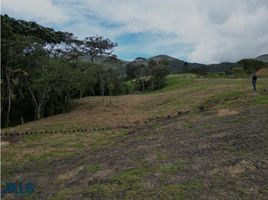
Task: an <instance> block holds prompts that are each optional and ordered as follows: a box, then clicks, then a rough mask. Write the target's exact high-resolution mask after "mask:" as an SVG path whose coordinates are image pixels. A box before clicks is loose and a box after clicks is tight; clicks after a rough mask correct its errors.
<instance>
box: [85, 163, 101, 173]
mask: <svg viewBox="0 0 268 200" xmlns="http://www.w3.org/2000/svg"><path fill="white" fill-rule="evenodd" d="M84 169H85V171H86V172H89V173H96V172H97V171H99V170H101V167H100V165H98V164H92V165H85V166H84Z"/></svg>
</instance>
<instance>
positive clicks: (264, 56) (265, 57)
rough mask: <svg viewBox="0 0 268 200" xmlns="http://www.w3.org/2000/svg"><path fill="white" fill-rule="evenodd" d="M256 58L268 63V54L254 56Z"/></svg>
mask: <svg viewBox="0 0 268 200" xmlns="http://www.w3.org/2000/svg"><path fill="white" fill-rule="evenodd" d="M255 59H256V60H259V61H262V62H266V63H268V54H264V55H261V56H258V57H257V58H255Z"/></svg>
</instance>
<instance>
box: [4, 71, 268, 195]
mask: <svg viewBox="0 0 268 200" xmlns="http://www.w3.org/2000/svg"><path fill="white" fill-rule="evenodd" d="M267 86H268V79H267V78H260V79H259V80H258V85H257V92H256V93H253V92H252V90H251V81H250V79H249V78H245V79H227V78H198V77H196V76H194V75H189V74H183V75H170V76H168V80H167V85H166V86H165V87H164V88H162V89H161V90H159V91H154V92H146V93H142V94H131V95H122V96H113V97H112V105H110V104H109V97H105V104H104V105H103V104H102V103H101V100H100V98H101V97H86V98H82V99H79V100H75V101H73V102H72V104H73V109H72V110H71V111H70V112H68V113H64V114H58V115H54V116H51V117H47V118H43V119H41V120H37V121H33V122H29V123H25V124H23V125H20V126H16V127H12V128H9V129H3V130H2V134H4V133H6V132H13V133H15V132H16V133H17V132H23V131H28V132H29V133H30V132H33V133H34V132H35V131H37V132H39V134H34V135H28V136H27V135H26V136H23V137H15V138H12V139H9V141H10V143H8V142H4V143H3V144H2V145H3V146H2V161H1V166H2V180H14V181H15V180H17V178H18V177H19V176H22V177H23V178H24V180H27V181H31V182H32V183H33V185H34V193H33V195H30V196H28V197H26V199H57V200H59V199H75V200H77V199H265V197H266V196H267V195H268V193H267V188H266V187H267V180H266V177H267V150H268V149H267V146H268V145H267V141H268V138H267V130H268V115H267V113H268V87H267ZM100 128H107V129H105V130H103V129H100ZM68 130H75V132H72V133H70V132H69V131H68ZM85 130H86V131H85ZM41 131H43V133H40V132H41ZM55 131H57V132H55ZM2 136H3V135H2ZM2 142H3V141H2ZM10 198H12V196H11V195H6V196H5V197H4V199H10Z"/></svg>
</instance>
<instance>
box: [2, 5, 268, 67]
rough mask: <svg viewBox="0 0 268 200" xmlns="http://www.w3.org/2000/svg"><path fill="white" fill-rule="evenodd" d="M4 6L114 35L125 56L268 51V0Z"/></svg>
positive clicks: (212, 56)
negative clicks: (136, 36)
mask: <svg viewBox="0 0 268 200" xmlns="http://www.w3.org/2000/svg"><path fill="white" fill-rule="evenodd" d="M22 2H23V3H22ZM37 2H38V3H37ZM2 7H4V11H8V12H12V13H16V14H17V16H23V15H27V16H29V17H32V18H35V19H37V20H39V22H42V21H43V22H46V23H55V24H60V25H57V27H60V28H61V29H64V30H66V31H70V32H73V33H75V34H76V35H78V36H79V37H84V36H87V35H95V34H100V35H104V36H105V37H109V38H111V39H112V40H115V41H118V42H119V45H120V46H119V47H118V48H117V49H116V51H115V53H117V54H119V56H122V57H126V55H127V57H128V58H130V57H131V55H132V58H135V57H137V56H140V55H146V56H152V55H155V54H164V53H165V54H169V55H173V56H176V57H179V58H188V59H189V61H193V62H203V63H212V62H221V61H237V60H239V59H241V58H245V57H255V56H258V55H260V54H264V53H267V52H268V45H267V44H268V26H267V21H268V1H267V0H258V1H256V0H224V1H222V0H166V1H161V0H146V1H144V0H135V1H133V0H124V1H121V0H109V1H107V0H80V1H79V0H77V1H74V0H57V1H49V0H44V1H41V0H38V1H37V0H35V1H34V0H24V1H20V0H17V1H15V0H3V3H2ZM135 35H138V36H139V39H138V40H137V38H135V37H134V36H135ZM125 41H129V42H125ZM120 43H121V44H120Z"/></svg>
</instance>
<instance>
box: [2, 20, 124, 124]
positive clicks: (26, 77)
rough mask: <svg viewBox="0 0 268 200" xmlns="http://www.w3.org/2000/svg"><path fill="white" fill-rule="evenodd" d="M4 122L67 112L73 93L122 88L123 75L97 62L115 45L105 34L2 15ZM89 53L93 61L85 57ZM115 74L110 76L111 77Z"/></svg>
mask: <svg viewBox="0 0 268 200" xmlns="http://www.w3.org/2000/svg"><path fill="white" fill-rule="evenodd" d="M1 24H2V26H1V32H2V36H1V37H2V40H1V45H2V46H1V57H2V63H1V74H2V76H1V102H2V104H1V114H2V118H1V127H6V126H10V125H15V124H18V123H23V122H25V121H30V120H33V119H41V118H43V117H46V116H50V115H53V114H56V113H60V112H64V111H67V110H68V109H69V107H70V100H71V99H72V98H77V97H82V96H86V95H103V96H104V95H107V94H110V95H112V94H118V93H122V92H124V91H123V90H124V88H123V83H122V81H123V75H122V74H121V73H120V72H119V71H117V70H116V69H115V68H113V67H111V66H109V65H105V64H104V65H102V66H100V65H97V64H94V63H93V59H94V57H96V56H104V57H105V58H106V59H109V60H111V61H112V62H114V63H116V62H118V59H117V58H116V57H115V56H111V53H112V49H113V48H114V47H115V46H116V45H117V44H116V43H113V42H111V41H110V40H109V39H105V38H103V37H102V36H90V37H86V38H85V39H84V40H78V39H77V38H76V37H74V35H73V34H72V33H68V32H60V31H55V30H53V29H51V28H46V27H43V26H40V25H38V24H37V23H35V22H27V21H23V20H15V19H13V18H10V17H9V16H7V15H3V16H2V15H1ZM82 55H89V56H91V58H92V59H91V60H92V63H86V62H83V61H82V59H80V58H81V56H82ZM110 77H112V78H110Z"/></svg>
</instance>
